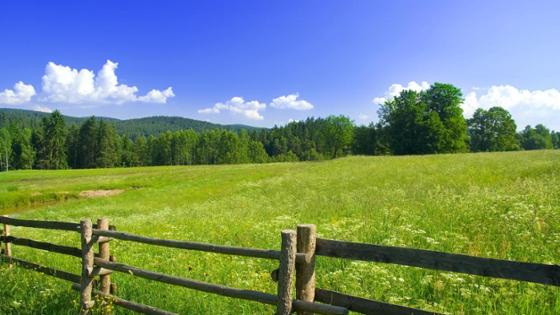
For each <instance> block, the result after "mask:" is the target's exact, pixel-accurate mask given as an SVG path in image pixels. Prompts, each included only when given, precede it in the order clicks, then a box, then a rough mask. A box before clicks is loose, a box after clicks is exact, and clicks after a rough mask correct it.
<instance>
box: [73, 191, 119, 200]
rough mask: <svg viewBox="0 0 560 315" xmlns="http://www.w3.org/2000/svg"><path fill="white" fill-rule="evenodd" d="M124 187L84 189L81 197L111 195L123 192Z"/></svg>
mask: <svg viewBox="0 0 560 315" xmlns="http://www.w3.org/2000/svg"><path fill="white" fill-rule="evenodd" d="M123 191H124V189H99V190H84V191H82V192H80V197H85V198H96V197H109V196H115V195H118V194H120V193H122V192H123Z"/></svg>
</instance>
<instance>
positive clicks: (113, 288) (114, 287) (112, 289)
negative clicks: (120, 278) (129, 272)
mask: <svg viewBox="0 0 560 315" xmlns="http://www.w3.org/2000/svg"><path fill="white" fill-rule="evenodd" d="M109 261H110V262H117V258H116V257H115V256H113V255H111V256H109ZM109 293H110V294H112V295H117V284H116V283H114V282H111V287H110V288H109Z"/></svg>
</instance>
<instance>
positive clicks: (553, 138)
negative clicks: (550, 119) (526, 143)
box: [550, 131, 560, 149]
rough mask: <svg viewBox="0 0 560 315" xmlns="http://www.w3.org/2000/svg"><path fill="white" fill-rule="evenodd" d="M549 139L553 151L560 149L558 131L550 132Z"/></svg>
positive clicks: (559, 133)
mask: <svg viewBox="0 0 560 315" xmlns="http://www.w3.org/2000/svg"><path fill="white" fill-rule="evenodd" d="M550 138H551V141H552V146H553V147H554V149H560V131H552V132H551V133H550Z"/></svg>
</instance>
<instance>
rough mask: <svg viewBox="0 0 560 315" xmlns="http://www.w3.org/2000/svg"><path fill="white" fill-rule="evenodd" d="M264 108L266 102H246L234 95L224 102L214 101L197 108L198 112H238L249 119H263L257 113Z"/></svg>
mask: <svg viewBox="0 0 560 315" xmlns="http://www.w3.org/2000/svg"><path fill="white" fill-rule="evenodd" d="M265 108H266V104H264V103H261V102H259V101H248V102H246V101H245V100H244V99H243V98H242V97H240V96H235V97H232V98H231V99H230V100H228V101H226V102H225V103H216V104H214V106H212V107H208V108H203V109H199V110H198V113H199V114H219V113H222V112H231V113H234V114H239V115H242V116H244V117H245V118H247V119H251V120H263V119H264V117H263V116H262V115H261V114H260V113H259V112H260V111H262V110H264V109H265Z"/></svg>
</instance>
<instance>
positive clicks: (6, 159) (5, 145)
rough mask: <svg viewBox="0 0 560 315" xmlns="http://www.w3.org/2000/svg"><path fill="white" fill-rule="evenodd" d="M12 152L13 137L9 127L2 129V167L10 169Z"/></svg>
mask: <svg viewBox="0 0 560 315" xmlns="http://www.w3.org/2000/svg"><path fill="white" fill-rule="evenodd" d="M11 154H12V137H11V135H10V132H9V131H8V129H7V128H1V129H0V169H1V170H2V171H8V170H9V169H10V155H11Z"/></svg>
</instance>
